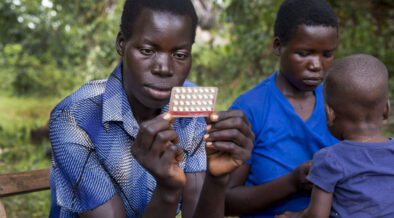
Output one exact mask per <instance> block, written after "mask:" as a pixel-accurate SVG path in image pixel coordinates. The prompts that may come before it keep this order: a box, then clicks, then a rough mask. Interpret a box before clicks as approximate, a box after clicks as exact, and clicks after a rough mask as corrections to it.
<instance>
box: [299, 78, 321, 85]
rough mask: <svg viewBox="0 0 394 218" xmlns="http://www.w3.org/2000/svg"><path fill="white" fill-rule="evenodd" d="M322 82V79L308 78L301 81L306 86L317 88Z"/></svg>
mask: <svg viewBox="0 0 394 218" xmlns="http://www.w3.org/2000/svg"><path fill="white" fill-rule="evenodd" d="M322 81H323V79H322V78H308V79H303V82H304V83H305V84H306V85H308V86H318V85H320V83H321V82H322Z"/></svg>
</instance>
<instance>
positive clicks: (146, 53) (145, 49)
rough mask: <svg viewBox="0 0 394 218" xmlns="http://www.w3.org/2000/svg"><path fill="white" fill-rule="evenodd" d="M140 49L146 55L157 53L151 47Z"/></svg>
mask: <svg viewBox="0 0 394 218" xmlns="http://www.w3.org/2000/svg"><path fill="white" fill-rule="evenodd" d="M139 51H140V53H141V54H143V55H145V56H150V55H153V54H154V53H155V52H154V51H153V50H152V49H149V48H140V49H139Z"/></svg>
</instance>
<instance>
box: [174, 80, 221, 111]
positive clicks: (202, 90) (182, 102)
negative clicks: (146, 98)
mask: <svg viewBox="0 0 394 218" xmlns="http://www.w3.org/2000/svg"><path fill="white" fill-rule="evenodd" d="M217 93H218V88H217V87H174V88H172V91H171V99H170V108H169V112H170V113H171V115H172V116H175V117H206V116H208V115H209V114H211V113H212V112H214V111H215V104H216V96H217Z"/></svg>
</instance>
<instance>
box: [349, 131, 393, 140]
mask: <svg viewBox="0 0 394 218" xmlns="http://www.w3.org/2000/svg"><path fill="white" fill-rule="evenodd" d="M342 138H343V139H346V140H350V141H355V142H363V143H373V142H385V141H388V138H386V137H384V136H382V134H381V133H380V131H363V132H351V133H345V134H343V136H342Z"/></svg>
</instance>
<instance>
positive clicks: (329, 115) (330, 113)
mask: <svg viewBox="0 0 394 218" xmlns="http://www.w3.org/2000/svg"><path fill="white" fill-rule="evenodd" d="M324 110H325V112H326V120H327V126H329V127H330V126H333V125H334V121H335V111H334V109H332V107H330V105H328V104H324Z"/></svg>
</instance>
